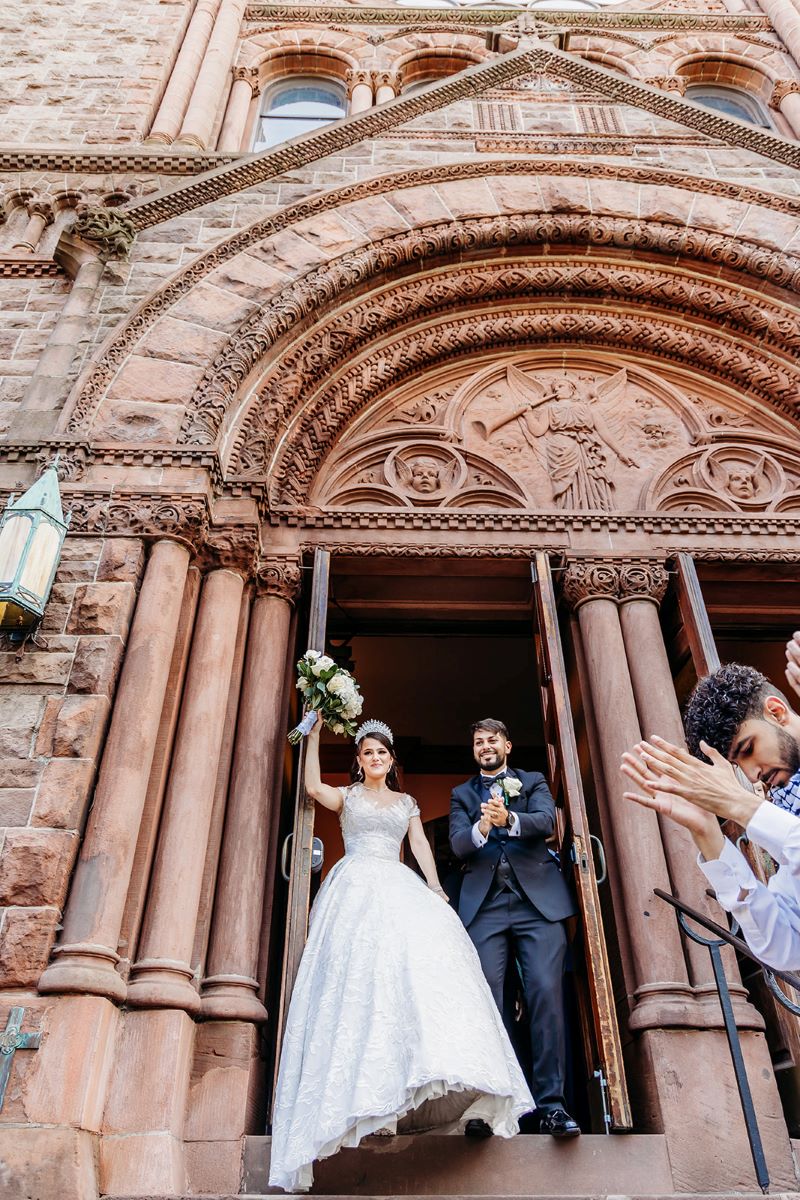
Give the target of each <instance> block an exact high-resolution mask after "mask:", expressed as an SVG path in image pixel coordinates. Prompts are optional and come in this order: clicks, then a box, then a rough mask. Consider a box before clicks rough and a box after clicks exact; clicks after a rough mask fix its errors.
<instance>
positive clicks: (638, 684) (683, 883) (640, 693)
mask: <svg viewBox="0 0 800 1200" xmlns="http://www.w3.org/2000/svg"><path fill="white" fill-rule="evenodd" d="M666 590H667V572H666V569H665V566H664V564H663V563H660V562H654V561H645V560H643V561H642V562H640V563H627V564H624V565H622V566H621V567H620V614H619V615H620V624H621V626H622V636H623V640H624V642H625V651H626V653H627V657H628V669H629V671H630V675H631V681H632V683H633V692H634V696H635V698H636V707H637V709H638V712H639V721H640V724H641V727H642V732H643V733H644V735H645V737H649V736H650V735H651V734H653V733H657V734H659V735H660V736H661V737H665V738H669V740H670V741H671V742H674V743H675V744H676V745H679V746H682V745H684V737H683V722H682V720H681V714H680V709H679V708H678V700H677V697H676V695H675V686H674V684H673V680H672V671H671V670H670V665H669V659H668V658H667V648H666V646H665V645H664V637H663V634H662V632H661V622H660V621H659V618H658V608H659V605H660V603H661V601H662V600H663V598H664V593H665V592H666ZM660 825H661V839H662V841H663V843H664V850H665V852H666V856H667V863H668V866H669V875H670V879H671V881H672V890H673V891H674V892H675V893H676V894H677V895H678V896H679V897H680V898H681V899H682V900H685V901H686V903H687V904H691V905H692V906H693V907H694V908H697V909H698V910H700V911H701V912H705V913H707V915H708V916H710V917H711V918H712V920H718V919H719V917H720V915H721V914H720V913H719V911H716V912H714V911H712V909H711V906H710V905H709V902H708V898H707V897H706V894H705V889H706V882H705V876H704V875H702V873H701V872H700V871H698V869H697V861H696V860H697V850H696V848H695V845H694V842H693V841H692V838H691V835H690V834H689V832H688V830H686V829H683V828H682V826H680V825H676V824H675V822H674V821H670V820H667V819H664V820H661V821H660ZM684 948H685V950H686V955H687V959H688V966H689V974H690V978H691V982H692V983H693V984H694V985H695V986H696V987H711V988H714V973H713V971H712V969H711V959H710V957H709V954H708V951H707V950H704V949H703V948H702V946H698V945H696V944H695V943H694V942H690V941H688V939H687V941H686V942H685V943H684ZM733 979H734V981H735V982H738V981H737V980H736V977H735V974H734V976H733ZM714 991H715V994H714V996H713V1006H714V1012H715V1017H716V1015H717V1013H718V1008H719V1004H718V1001H717V998H716V989H714Z"/></svg>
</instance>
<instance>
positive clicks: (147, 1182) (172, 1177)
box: [100, 1132, 186, 1197]
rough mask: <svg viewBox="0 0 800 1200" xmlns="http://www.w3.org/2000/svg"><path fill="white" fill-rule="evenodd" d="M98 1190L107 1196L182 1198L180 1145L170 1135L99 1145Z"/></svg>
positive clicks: (136, 1135) (183, 1174)
mask: <svg viewBox="0 0 800 1200" xmlns="http://www.w3.org/2000/svg"><path fill="white" fill-rule="evenodd" d="M100 1189H101V1192H102V1194H103V1195H106V1196H122V1195H128V1196H142V1197H146V1196H170V1195H172V1196H182V1195H184V1194H185V1191H186V1168H185V1165H184V1161H183V1143H182V1142H181V1140H180V1139H179V1138H177V1137H175V1136H174V1134H171V1133H161V1132H158V1133H155V1132H154V1133H132V1134H128V1135H127V1136H123V1137H119V1136H117V1137H108V1136H106V1137H104V1138H103V1139H102V1141H101V1143H100Z"/></svg>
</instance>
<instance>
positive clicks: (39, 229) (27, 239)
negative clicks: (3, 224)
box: [11, 200, 77, 282]
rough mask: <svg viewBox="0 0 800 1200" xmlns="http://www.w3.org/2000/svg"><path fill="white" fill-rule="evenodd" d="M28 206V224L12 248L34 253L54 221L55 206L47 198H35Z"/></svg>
mask: <svg viewBox="0 0 800 1200" xmlns="http://www.w3.org/2000/svg"><path fill="white" fill-rule="evenodd" d="M26 208H27V212H28V224H27V225H26V226H25V229H24V231H23V233H22V237H21V238H20V239H19V241H18V242H15V243H14V245H13V246H12V247H11V249H12V250H22V251H23V252H29V253H31V254H33V252H34V251H35V249H36V247H37V246H38V245H39V240H40V238H41V236H42V234H43V233H44V231H45V229H46V228H47V226H48V225H52V223H53V208H52V205H51V204H49V203H48V201H47V200H33V201H31V203H30V204H28V205H26ZM76 282H77V280H76Z"/></svg>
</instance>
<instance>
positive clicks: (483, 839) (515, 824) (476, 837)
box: [472, 771, 519, 850]
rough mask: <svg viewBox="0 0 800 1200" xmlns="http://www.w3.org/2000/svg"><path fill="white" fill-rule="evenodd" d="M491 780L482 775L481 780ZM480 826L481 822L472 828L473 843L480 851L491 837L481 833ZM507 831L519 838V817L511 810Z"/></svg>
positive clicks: (477, 822)
mask: <svg viewBox="0 0 800 1200" xmlns="http://www.w3.org/2000/svg"><path fill="white" fill-rule="evenodd" d="M498 774H501V775H502V774H504V772H502V771H500V772H498ZM490 778H492V777H491V776H490V775H483V774H481V779H490ZM479 826H480V821H479V820H478V821H476V822H475V824H474V825H473V826H472V841H473V844H474V845H475V846H477V848H478V849H479V850H480V848H481V846H485V845H486V843H487V842H488V840H489V835H488V834H486V836H484V835H483V834H482V833H481V831H480V828H479ZM507 829H508V836H509V837H519V817H518V816H517V814H516V813H515V812H512V811H511V809H508V825H507ZM489 832H490V833H491V830H489Z"/></svg>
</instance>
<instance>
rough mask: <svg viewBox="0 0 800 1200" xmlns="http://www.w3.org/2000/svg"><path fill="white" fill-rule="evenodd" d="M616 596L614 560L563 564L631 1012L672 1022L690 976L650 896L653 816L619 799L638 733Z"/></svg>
mask: <svg viewBox="0 0 800 1200" xmlns="http://www.w3.org/2000/svg"><path fill="white" fill-rule="evenodd" d="M619 595H620V572H619V568H618V567H617V566H616V565H614V564H613V563H608V562H605V563H604V562H593V561H590V560H582V559H577V560H574V561H572V562H570V563H569V565H568V567H567V570H566V573H565V576H564V596H565V598H566V600H567V602H568V603H569V604H571V605H572V607H573V608H575V609H576V611H577V614H578V622H579V625H580V631H581V640H582V643H583V649H584V654H585V659H586V668H587V673H588V676H589V687H590V690H591V703H592V705H593V707H594V711H595V718H596V722H597V731H598V737H599V741H600V753H601V757H602V760H603V776H604V779H605V785H606V792H607V796H608V804H609V808H610V816H611V821H612V824H613V829H614V842H615V845H616V850H617V860H618V863H619V869H620V871H621V873H622V879H621V884H622V892H623V895H624V898H625V918H626V923H627V925H628V929H629V932H630V941H631V950H632V954H633V963H634V972H635V977H636V984H637V989H636V1005H635V1008H634V1017H636V1016H637V1015H638V1016H639V1019H640V1020H642V1019H646V1020H648V1021H650V1020H653V1021H656V1022H657V1023H660V1024H671V1023H675V1019H676V1017H677V1016H679V1015H682V1014H683V1010H684V1009H685V1007H686V1002H687V1000H688V997H689V994H690V993H689V980H688V975H687V971H686V962H685V959H684V954H683V947H682V945H681V938H680V934H679V932H678V927H677V923H676V921H675V915H674V913H673V912H672V909H671V908H669V906H668V905H666V904H664V903H663V902H662V901H660V900H657V899H656V897H654V896H653V888H655V887H660V888H663V889H664V890H667V889H668V888H669V886H670V879H669V873H668V871H667V864H666V860H665V857H664V848H663V845H662V842H661V833H660V829H659V824H658V817H657V816H656V814H655V813H654V812H651V811H650V810H648V809H644V808H640V807H638V806H637V805H635V804H631V803H630V802H629V801H627V800H624V799H623V796H622V793H623V792H624V791H625V788H626V781H625V776H624V775H623V774H622V772H621V771H620V759H621V757H622V754H623V752H624V751H625V750H629V749H630V748H631V747H632V746H633V745H635V743H636V742H637V741H639V739H640V738H641V730H640V727H639V718H638V715H637V712H636V701H635V699H634V695H633V687H632V684H631V677H630V674H629V672H628V664H627V659H626V656H625V644H624V642H623V637H622V627H621V625H620V616H619V609H618V607H617V600H618V599H619ZM639 1010H641V1011H639ZM645 1014H648V1015H647V1016H645Z"/></svg>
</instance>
